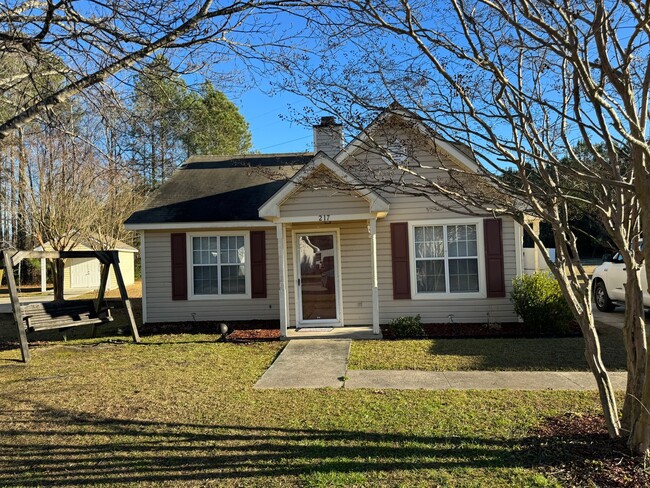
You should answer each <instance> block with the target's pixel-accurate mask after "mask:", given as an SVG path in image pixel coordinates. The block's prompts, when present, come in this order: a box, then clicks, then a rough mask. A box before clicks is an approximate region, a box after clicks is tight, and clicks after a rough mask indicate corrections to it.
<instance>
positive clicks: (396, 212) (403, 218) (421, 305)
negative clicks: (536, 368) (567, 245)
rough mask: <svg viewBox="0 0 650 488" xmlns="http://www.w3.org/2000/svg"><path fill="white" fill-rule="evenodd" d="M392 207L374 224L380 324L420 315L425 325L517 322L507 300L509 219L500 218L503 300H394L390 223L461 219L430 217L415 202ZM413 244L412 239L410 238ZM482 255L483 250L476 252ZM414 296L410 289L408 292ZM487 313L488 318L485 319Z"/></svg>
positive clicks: (511, 250)
mask: <svg viewBox="0 0 650 488" xmlns="http://www.w3.org/2000/svg"><path fill="white" fill-rule="evenodd" d="M395 203H396V205H395V206H393V205H391V212H390V214H389V215H388V217H387V218H386V219H382V220H379V221H378V222H377V272H378V278H379V317H380V318H379V322H380V323H382V324H385V323H388V322H390V321H391V320H393V319H395V318H397V317H401V316H403V315H417V314H420V316H421V318H422V321H423V322H424V323H441V322H450V321H451V319H450V317H449V315H450V314H451V315H453V322H456V323H461V322H481V323H483V322H488V321H490V322H512V321H516V320H517V316H516V315H515V313H514V309H513V306H512V303H511V302H510V299H509V298H508V297H509V295H510V291H511V290H512V279H513V278H514V277H515V275H516V268H515V263H516V260H515V230H514V229H515V227H514V221H513V220H512V219H507V218H504V219H503V257H504V271H505V282H506V296H505V297H504V298H448V299H431V300H393V269H392V258H391V248H390V223H391V222H408V221H414V220H426V219H445V218H452V219H453V218H454V217H456V218H459V219H460V218H462V217H460V216H458V215H456V214H453V213H446V214H443V213H440V214H436V215H435V216H432V215H431V214H430V213H429V212H423V211H422V210H421V209H418V207H417V201H416V199H411V202H409V203H408V204H407V203H406V202H401V204H399V205H398V204H397V202H395ZM409 242H410V245H413V242H412V236H409ZM479 253H483V249H479ZM410 264H411V267H412V264H413V263H410ZM411 292H412V293H413V290H411ZM488 313H489V317H488Z"/></svg>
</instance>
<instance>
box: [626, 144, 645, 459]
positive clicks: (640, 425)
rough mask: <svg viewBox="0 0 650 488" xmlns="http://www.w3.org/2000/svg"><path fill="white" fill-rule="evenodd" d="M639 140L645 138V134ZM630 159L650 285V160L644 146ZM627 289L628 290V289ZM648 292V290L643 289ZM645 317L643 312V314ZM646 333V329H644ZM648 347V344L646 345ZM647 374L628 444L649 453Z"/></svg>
mask: <svg viewBox="0 0 650 488" xmlns="http://www.w3.org/2000/svg"><path fill="white" fill-rule="evenodd" d="M639 140H645V137H643V134H641V138H640V139H639ZM630 160H631V161H632V164H633V167H634V187H635V190H636V192H635V193H636V197H637V198H638V200H639V209H640V217H641V232H642V235H643V236H645V239H646V242H645V245H644V246H643V258H644V264H645V271H644V272H645V273H646V278H647V284H648V286H650V246H649V245H648V242H647V241H648V239H649V238H650V194H649V193H648V188H650V161H648V160H647V158H646V155H645V152H644V150H643V148H642V147H638V146H634V145H633V146H632V150H631V156H630ZM626 291H627V290H626ZM643 293H648V290H643ZM641 317H643V314H641ZM644 333H645V330H644ZM646 347H647V346H646ZM647 361H648V354H647V353H646V367H645V369H646V371H647V370H648V363H647ZM647 376H648V375H646V378H645V381H644V383H643V394H642V395H641V397H640V400H641V404H640V405H639V409H640V410H639V416H638V417H637V419H636V421H635V422H634V423H633V425H632V432H630V437H629V439H628V446H629V447H630V449H632V450H633V451H634V452H636V453H637V454H643V455H647V454H648V452H649V450H650V383H649V381H648V380H649V378H648V377H647Z"/></svg>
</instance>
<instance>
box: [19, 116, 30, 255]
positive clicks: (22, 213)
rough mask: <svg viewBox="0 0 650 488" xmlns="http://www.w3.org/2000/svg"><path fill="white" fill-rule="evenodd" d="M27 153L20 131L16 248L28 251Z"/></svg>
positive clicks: (21, 130)
mask: <svg viewBox="0 0 650 488" xmlns="http://www.w3.org/2000/svg"><path fill="white" fill-rule="evenodd" d="M26 194H27V153H26V150H25V137H24V131H23V129H22V128H21V129H18V201H17V205H16V207H17V208H16V225H17V228H16V232H17V234H16V247H17V248H18V249H27V245H28V242H27V205H26V201H27V197H26Z"/></svg>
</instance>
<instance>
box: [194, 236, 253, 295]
mask: <svg viewBox="0 0 650 488" xmlns="http://www.w3.org/2000/svg"><path fill="white" fill-rule="evenodd" d="M247 241H248V236H247V235H244V234H227V235H221V234H219V235H215V234H211V235H192V236H190V257H191V264H192V265H191V267H190V270H191V276H190V281H191V284H192V296H194V297H221V296H224V297H225V296H233V297H235V296H242V297H243V296H246V295H247V294H248V285H249V271H248V260H247V247H248V246H247Z"/></svg>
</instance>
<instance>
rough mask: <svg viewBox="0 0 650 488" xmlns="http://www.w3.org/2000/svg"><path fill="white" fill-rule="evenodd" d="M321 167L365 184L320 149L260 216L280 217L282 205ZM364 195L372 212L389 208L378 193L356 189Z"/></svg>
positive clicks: (355, 183)
mask: <svg viewBox="0 0 650 488" xmlns="http://www.w3.org/2000/svg"><path fill="white" fill-rule="evenodd" d="M321 168H327V169H328V170H329V171H331V172H332V173H333V174H334V175H336V176H337V177H338V178H339V179H340V180H341V181H342V182H344V183H347V184H348V185H350V186H351V187H352V188H354V187H356V188H363V184H362V183H361V182H360V181H359V180H358V179H357V178H355V177H354V176H352V175H351V174H350V173H349V172H347V171H346V170H345V168H343V167H342V166H341V165H340V164H338V163H337V162H336V161H334V160H333V159H332V158H330V157H329V156H328V155H327V154H325V153H324V152H322V151H320V152H318V153H317V154H316V156H314V158H313V159H312V160H311V161H310V162H309V163H308V164H306V165H305V166H303V167H302V168H301V169H300V170H299V171H298V172H297V173H296V174H294V175H293V176H292V177H291V179H290V180H289V181H288V182H287V183H286V184H285V185H283V186H282V187H281V188H280V189H279V190H278V191H277V192H276V193H275V194H274V195H273V196H272V197H271V198H269V199H268V200H267V201H266V202H265V203H264V204H263V205H262V206H261V207H260V209H259V215H260V217H265V218H277V217H280V205H281V204H282V203H283V202H284V201H285V200H286V199H287V198H289V197H290V196H291V195H292V194H293V193H295V192H296V191H298V190H299V189H300V188H301V186H300V183H301V182H304V181H305V180H306V179H307V178H309V177H310V176H311V175H313V174H314V173H315V172H316V171H318V170H319V169H321ZM354 191H356V193H358V194H359V195H360V196H361V197H363V198H364V199H365V200H366V201H367V202H368V205H369V208H370V212H378V213H384V214H385V213H387V212H388V209H389V206H390V205H389V204H388V202H387V201H386V200H385V199H384V198H383V197H382V196H381V195H379V194H378V193H376V192H375V191H373V190H371V189H363V190H354Z"/></svg>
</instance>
